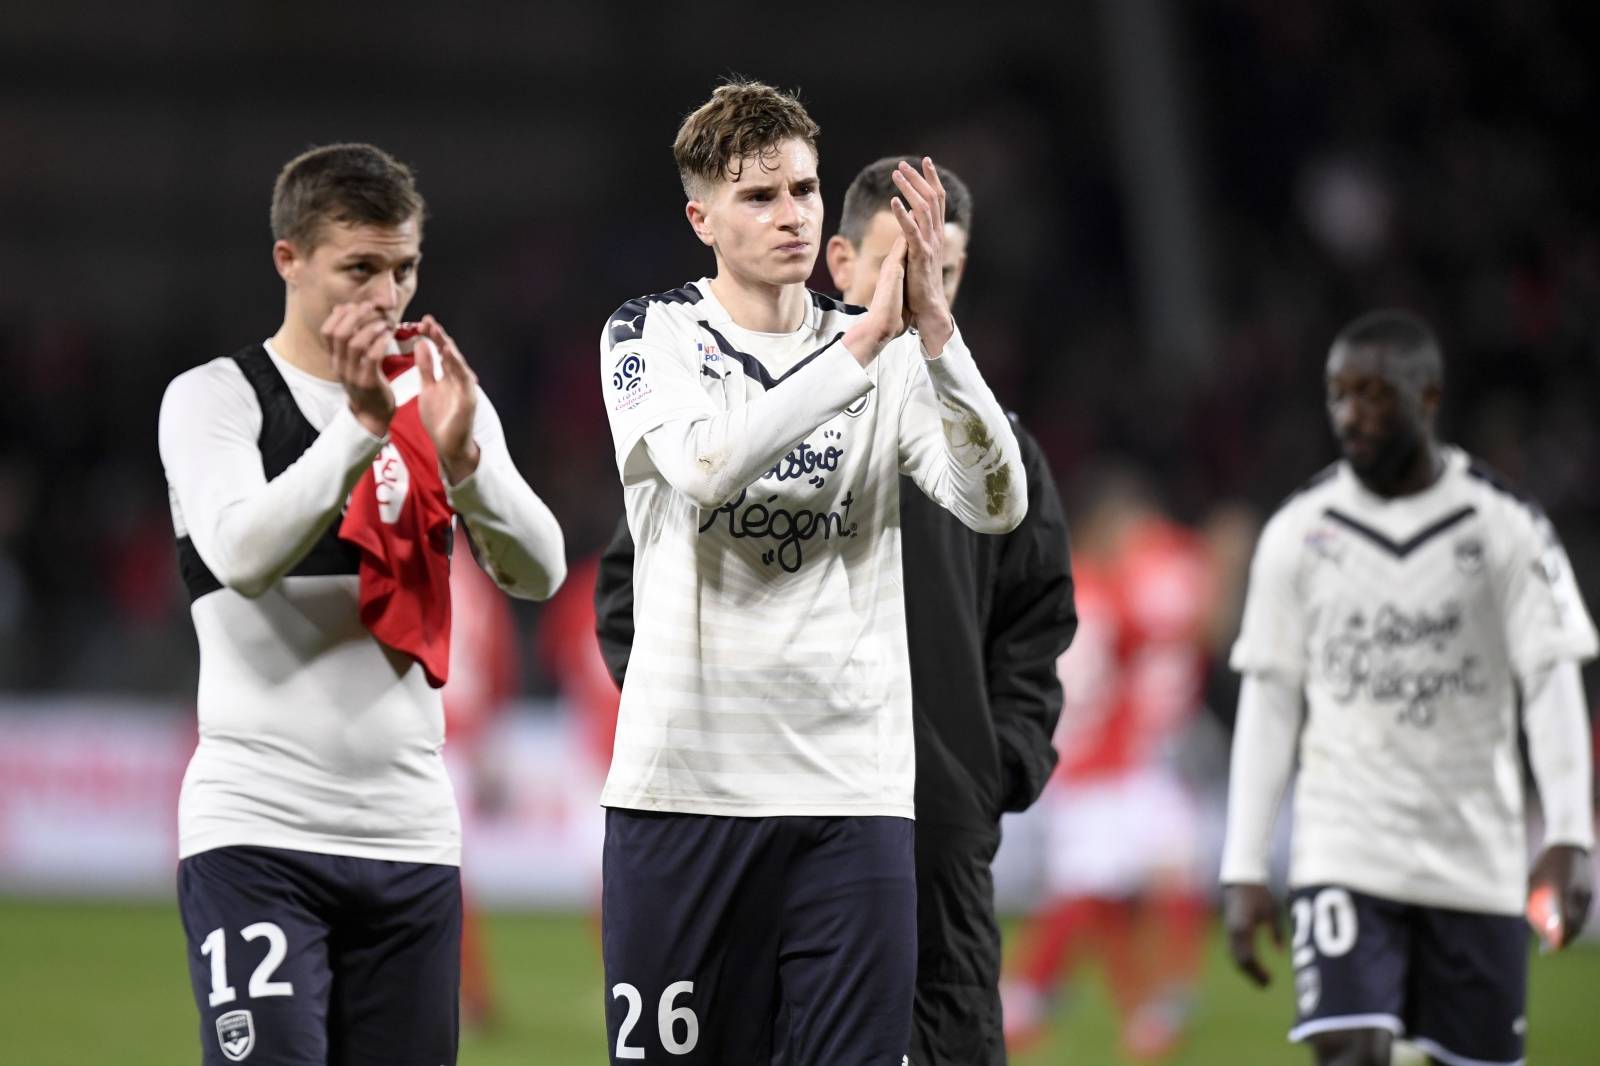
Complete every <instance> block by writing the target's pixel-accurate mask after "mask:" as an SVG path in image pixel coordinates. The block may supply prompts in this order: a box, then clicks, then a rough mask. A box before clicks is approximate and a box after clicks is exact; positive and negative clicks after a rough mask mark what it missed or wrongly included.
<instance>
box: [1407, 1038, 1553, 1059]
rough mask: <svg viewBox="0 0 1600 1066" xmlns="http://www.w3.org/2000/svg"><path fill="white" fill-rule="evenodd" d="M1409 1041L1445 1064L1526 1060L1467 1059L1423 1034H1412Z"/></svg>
mask: <svg viewBox="0 0 1600 1066" xmlns="http://www.w3.org/2000/svg"><path fill="white" fill-rule="evenodd" d="M1411 1042H1412V1043H1413V1044H1415V1045H1417V1047H1419V1048H1421V1049H1422V1050H1423V1051H1426V1052H1427V1053H1428V1054H1429V1055H1431V1056H1432V1057H1433V1058H1436V1059H1438V1060H1439V1061H1440V1062H1442V1063H1445V1066H1523V1064H1524V1063H1525V1062H1527V1061H1528V1060H1527V1059H1513V1060H1512V1061H1510V1062H1497V1061H1494V1060H1492V1059H1469V1058H1467V1057H1466V1056H1465V1055H1457V1054H1456V1053H1455V1052H1454V1051H1451V1050H1450V1049H1448V1048H1444V1047H1440V1046H1439V1043H1438V1042H1437V1041H1434V1040H1429V1039H1428V1038H1427V1037H1425V1036H1414V1037H1412V1038H1411Z"/></svg>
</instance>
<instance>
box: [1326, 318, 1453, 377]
mask: <svg viewBox="0 0 1600 1066" xmlns="http://www.w3.org/2000/svg"><path fill="white" fill-rule="evenodd" d="M1340 348H1376V349H1380V350H1381V351H1383V352H1384V353H1385V354H1387V355H1389V356H1391V357H1393V358H1394V359H1396V360H1397V361H1398V362H1399V364H1400V365H1399V366H1398V367H1396V370H1397V371H1399V372H1400V373H1402V374H1403V375H1404V376H1405V377H1406V378H1407V379H1408V380H1410V381H1411V382H1412V383H1413V384H1415V385H1418V386H1423V385H1440V384H1442V383H1443V382H1444V355H1443V353H1442V351H1441V349H1440V347H1439V338H1438V337H1437V336H1436V335H1435V334H1434V332H1433V327H1432V326H1430V325H1428V323H1427V322H1426V321H1424V320H1423V319H1422V317H1421V316H1420V315H1415V314H1413V313H1411V312H1410V311H1405V310H1401V309H1400V308H1393V307H1386V308H1381V309H1379V310H1377V311H1368V312H1367V313H1366V314H1364V315H1362V316H1361V317H1359V318H1357V319H1355V320H1354V321H1352V322H1351V323H1350V324H1349V325H1347V326H1345V327H1344V328H1343V329H1341V330H1340V331H1339V335H1338V336H1337V337H1335V338H1334V339H1333V346H1332V348H1330V349H1329V350H1330V353H1331V352H1333V351H1338V350H1339V349H1340Z"/></svg>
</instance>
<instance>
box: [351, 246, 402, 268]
mask: <svg viewBox="0 0 1600 1066" xmlns="http://www.w3.org/2000/svg"><path fill="white" fill-rule="evenodd" d="M421 261H422V253H421V252H411V253H408V254H406V255H394V256H391V255H386V254H384V253H383V252H379V251H373V250H371V249H359V250H356V251H351V252H346V253H345V254H344V255H343V256H342V257H340V259H339V265H340V266H355V265H356V264H358V263H368V264H373V263H376V264H379V265H388V264H393V265H395V266H404V265H406V264H410V265H413V266H415V265H416V264H417V263H419V262H421Z"/></svg>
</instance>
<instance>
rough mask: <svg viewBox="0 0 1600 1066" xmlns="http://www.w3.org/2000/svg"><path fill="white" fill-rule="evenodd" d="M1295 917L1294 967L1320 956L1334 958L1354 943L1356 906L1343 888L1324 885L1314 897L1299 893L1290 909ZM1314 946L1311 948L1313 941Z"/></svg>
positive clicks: (1291, 943) (1353, 945)
mask: <svg viewBox="0 0 1600 1066" xmlns="http://www.w3.org/2000/svg"><path fill="white" fill-rule="evenodd" d="M1291 917H1292V918H1293V919H1294V938H1293V940H1291V941H1290V946H1291V948H1292V949H1293V951H1294V956H1293V962H1294V966H1295V968H1296V969H1299V968H1300V967H1302V966H1306V965H1309V964H1310V963H1311V962H1312V960H1313V959H1315V958H1316V957H1317V956H1318V955H1321V956H1322V957H1323V958H1325V959H1336V958H1338V957H1339V956H1341V955H1343V954H1345V953H1346V952H1348V951H1349V950H1350V949H1351V948H1353V947H1355V946H1356V934H1357V929H1356V907H1355V902H1354V901H1353V900H1352V899H1351V898H1350V893H1349V892H1346V891H1345V890H1344V889H1342V888H1325V889H1323V890H1322V891H1321V892H1318V893H1317V894H1316V895H1315V896H1301V897H1300V898H1299V899H1297V900H1295V901H1294V905H1293V907H1292V908H1291ZM1313 941H1315V942H1316V948H1315V949H1313V948H1312V946H1311V945H1312V942H1313Z"/></svg>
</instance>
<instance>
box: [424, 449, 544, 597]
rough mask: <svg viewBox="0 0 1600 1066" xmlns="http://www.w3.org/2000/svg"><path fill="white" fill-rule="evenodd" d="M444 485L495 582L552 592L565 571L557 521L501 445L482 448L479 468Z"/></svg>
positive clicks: (515, 589)
mask: <svg viewBox="0 0 1600 1066" xmlns="http://www.w3.org/2000/svg"><path fill="white" fill-rule="evenodd" d="M445 489H446V492H447V493H448V495H449V497H450V506H451V507H452V508H453V509H454V510H455V512H456V514H458V515H460V516H461V520H462V521H463V522H465V523H466V525H467V529H468V530H470V531H471V533H472V542H473V544H474V545H475V546H476V547H477V549H478V556H479V560H480V561H481V562H482V564H483V567H484V571H485V572H486V573H487V574H488V575H489V576H490V578H492V579H493V580H494V583H495V584H496V585H499V586H500V588H501V589H503V590H504V591H506V592H508V593H510V594H511V595H513V596H517V597H520V598H522V599H528V600H544V599H549V598H550V597H551V596H552V595H554V594H555V591H556V589H558V588H560V587H561V582H563V581H564V580H566V576H567V555H566V542H565V539H564V537H563V536H562V533H561V525H560V523H558V522H557V521H556V516H555V515H554V514H552V513H551V511H550V508H549V507H547V506H546V505H545V502H544V501H543V500H541V499H540V498H539V496H538V494H537V493H535V492H534V491H533V489H532V487H531V486H529V484H528V483H527V481H525V480H523V477H522V475H521V474H520V473H518V471H517V468H516V465H515V464H514V463H513V462H512V460H511V455H510V453H508V452H507V451H506V449H505V447H504V445H494V444H491V445H488V446H485V447H483V448H482V450H481V455H480V458H479V460H478V466H477V469H476V470H474V471H473V472H472V474H471V475H470V476H468V477H467V478H466V479H465V480H463V481H462V482H461V483H460V484H457V485H450V484H449V483H448V480H447V482H446V486H445Z"/></svg>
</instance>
